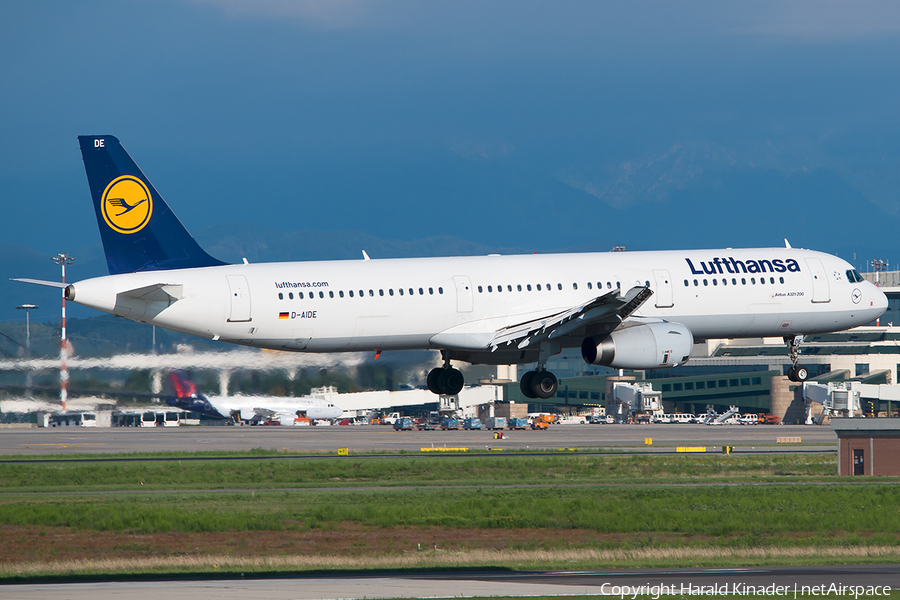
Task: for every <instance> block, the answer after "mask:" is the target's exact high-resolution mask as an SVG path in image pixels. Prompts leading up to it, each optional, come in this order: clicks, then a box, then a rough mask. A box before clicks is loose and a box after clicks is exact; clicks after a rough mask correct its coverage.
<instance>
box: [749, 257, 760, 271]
mask: <svg viewBox="0 0 900 600" xmlns="http://www.w3.org/2000/svg"><path fill="white" fill-rule="evenodd" d="M747 272H748V273H759V265H758V264H756V261H755V260H748V261H747Z"/></svg>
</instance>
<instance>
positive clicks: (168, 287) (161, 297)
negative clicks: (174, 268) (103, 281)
mask: <svg viewBox="0 0 900 600" xmlns="http://www.w3.org/2000/svg"><path fill="white" fill-rule="evenodd" d="M183 292H184V286H182V285H181V284H180V283H155V284H153V285H146V286H144V287H139V288H135V289H133V290H128V291H127V292H119V293H118V294H117V296H125V297H128V298H134V299H135V300H143V301H144V302H165V303H166V304H170V305H171V304H172V303H173V302H175V301H176V300H181V298H182V294H183Z"/></svg>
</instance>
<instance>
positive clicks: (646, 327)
mask: <svg viewBox="0 0 900 600" xmlns="http://www.w3.org/2000/svg"><path fill="white" fill-rule="evenodd" d="M693 345H694V336H693V334H691V330H690V329H688V328H687V327H685V326H684V325H682V324H681V323H647V324H643V325H634V326H631V327H624V328H622V329H616V330H614V331H613V332H612V333H610V334H609V335H608V336H606V337H604V338H594V337H587V338H584V341H583V342H582V343H581V356H582V358H584V360H585V362H587V363H589V364H592V365H604V366H607V367H613V368H616V369H659V368H666V367H677V366H679V365H683V364H684V363H686V362H687V361H688V359H689V358H690V356H691V347H692V346H693Z"/></svg>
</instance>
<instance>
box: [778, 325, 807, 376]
mask: <svg viewBox="0 0 900 600" xmlns="http://www.w3.org/2000/svg"><path fill="white" fill-rule="evenodd" d="M784 343H785V344H787V345H788V355H789V356H790V357H791V364H792V365H793V366H792V367H791V368H790V369H788V379H790V380H791V381H796V382H800V383H802V382H804V381H806V380H807V379H809V371H808V370H807V368H806V367H801V366H800V365H798V364H797V363H798V362H799V361H800V344H802V343H803V336H802V335H794V336H785V337H784Z"/></svg>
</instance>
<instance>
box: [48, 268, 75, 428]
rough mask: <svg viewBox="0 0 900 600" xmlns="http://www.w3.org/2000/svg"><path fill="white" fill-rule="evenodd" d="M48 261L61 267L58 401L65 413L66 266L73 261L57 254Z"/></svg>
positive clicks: (67, 376)
mask: <svg viewBox="0 0 900 600" xmlns="http://www.w3.org/2000/svg"><path fill="white" fill-rule="evenodd" d="M50 260H52V261H53V262H55V263H56V264H58V265H59V266H61V267H62V282H63V288H62V329H61V335H60V339H61V343H62V346H61V349H60V352H59V360H60V368H59V400H60V403H61V404H62V410H63V412H66V399H67V398H68V397H69V391H68V386H69V367H68V366H67V365H66V354H67V353H66V288H65V283H66V265H71V264H72V261H74V260H75V259H74V258H73V257H71V256H69V255H67V254H57V255H56V256H54V257H53V258H52V259H50Z"/></svg>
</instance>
